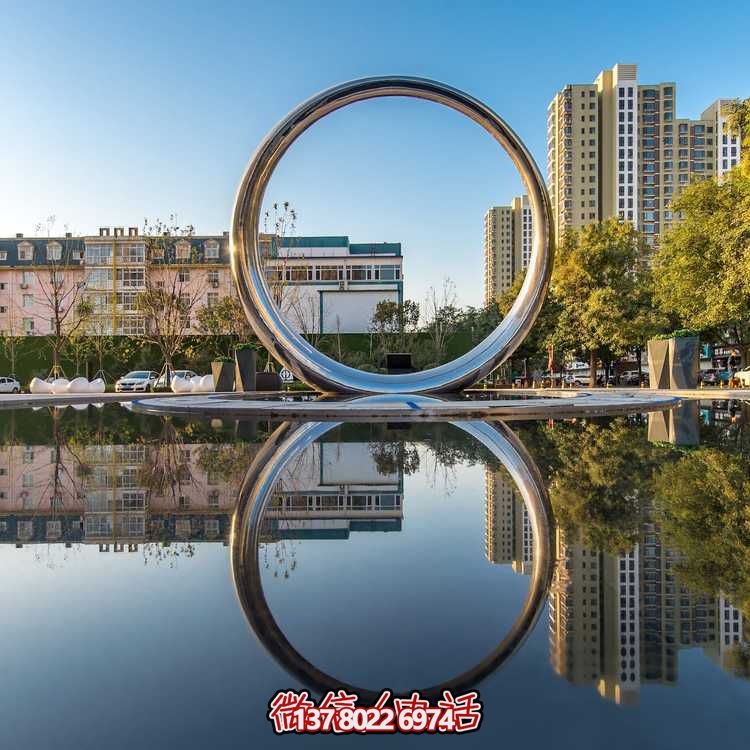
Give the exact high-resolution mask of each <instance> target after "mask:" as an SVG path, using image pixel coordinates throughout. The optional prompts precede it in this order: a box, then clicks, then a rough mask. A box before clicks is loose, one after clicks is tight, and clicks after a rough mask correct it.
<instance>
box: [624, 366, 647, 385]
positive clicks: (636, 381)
mask: <svg viewBox="0 0 750 750" xmlns="http://www.w3.org/2000/svg"><path fill="white" fill-rule="evenodd" d="M647 377H648V376H647V375H646V374H645V373H641V375H640V377H639V376H638V371H637V370H633V371H632V372H624V373H623V374H622V375H620V385H630V386H633V385H640V384H641V383H642V382H644V383H645V382H646V380H645V379H646V378H647Z"/></svg>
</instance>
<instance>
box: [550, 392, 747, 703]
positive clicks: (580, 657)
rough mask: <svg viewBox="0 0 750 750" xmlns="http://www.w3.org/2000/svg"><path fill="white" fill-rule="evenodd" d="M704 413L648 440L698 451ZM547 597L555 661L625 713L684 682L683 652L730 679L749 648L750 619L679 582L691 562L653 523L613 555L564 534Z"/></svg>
mask: <svg viewBox="0 0 750 750" xmlns="http://www.w3.org/2000/svg"><path fill="white" fill-rule="evenodd" d="M700 416H701V415H700V409H699V405H698V404H697V403H687V404H684V405H682V406H681V407H679V408H677V409H675V410H674V411H671V412H655V413H651V414H649V415H648V438H649V440H650V441H654V442H668V443H671V444H673V445H679V446H686V447H692V446H696V445H697V444H698V442H699V419H700ZM555 552H556V558H557V563H556V568H555V575H554V580H553V583H552V587H551V590H550V596H549V635H550V660H551V663H552V666H553V668H554V669H555V671H556V672H557V673H558V674H559V675H560V676H562V677H564V678H566V679H567V680H569V681H570V682H572V683H574V684H577V685H591V686H594V687H596V689H597V690H598V692H599V694H600V695H601V696H602V697H603V698H606V699H608V700H612V701H614V702H616V703H618V704H625V705H627V704H630V705H632V704H637V703H638V701H639V692H640V686H641V685H642V684H647V683H661V684H664V685H670V684H674V683H676V682H677V678H678V656H679V652H680V651H681V650H682V649H688V648H702V649H703V651H704V653H705V655H706V656H707V657H708V658H710V659H711V660H712V661H714V662H715V663H716V664H718V665H719V666H721V667H722V668H723V669H727V670H731V665H730V664H729V660H728V658H727V657H728V656H729V654H730V653H731V651H732V650H733V649H734V648H736V647H737V646H738V645H739V644H741V643H742V642H743V616H742V613H741V612H740V610H739V609H737V608H735V607H734V606H732V604H731V603H730V602H729V601H728V600H727V599H726V598H725V597H724V596H723V595H722V594H718V595H716V596H705V595H700V594H695V593H693V592H691V591H689V590H688V589H687V588H686V587H685V586H683V585H681V584H680V582H679V580H677V579H676V577H675V574H674V572H675V570H674V569H675V566H676V565H678V564H679V562H680V561H681V560H682V559H683V558H682V557H681V554H680V552H679V551H678V550H676V549H670V548H669V546H667V545H666V544H665V543H664V540H663V538H662V530H661V527H660V525H659V524H658V523H655V522H652V521H649V520H645V521H644V522H643V523H642V524H641V526H640V529H639V539H638V542H637V543H636V544H635V545H634V546H633V547H632V549H630V550H627V551H623V552H622V553H621V554H619V555H612V554H608V553H606V552H602V551H600V550H596V549H590V548H586V547H585V546H584V545H583V544H582V543H581V539H580V538H567V537H566V535H565V534H564V533H563V532H562V530H560V529H558V530H557V532H556V540H555Z"/></svg>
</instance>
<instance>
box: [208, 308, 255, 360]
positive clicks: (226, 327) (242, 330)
mask: <svg viewBox="0 0 750 750" xmlns="http://www.w3.org/2000/svg"><path fill="white" fill-rule="evenodd" d="M195 317H196V321H197V324H196V328H197V329H198V333H200V334H202V335H204V336H206V337H207V338H206V339H205V341H206V343H207V344H208V346H209V347H210V348H211V350H212V352H213V354H214V356H217V357H221V356H227V357H231V356H232V354H233V352H234V348H235V347H236V346H237V344H240V343H243V342H247V341H249V340H250V339H251V338H252V337H253V336H254V332H253V328H252V326H251V325H250V322H249V321H248V319H247V316H246V315H245V311H244V310H243V309H242V305H241V304H240V301H239V300H238V299H237V298H236V297H222V298H221V299H220V300H219V301H218V302H215V303H214V304H212V305H203V306H202V307H199V308H198V311H197V313H196V316H195Z"/></svg>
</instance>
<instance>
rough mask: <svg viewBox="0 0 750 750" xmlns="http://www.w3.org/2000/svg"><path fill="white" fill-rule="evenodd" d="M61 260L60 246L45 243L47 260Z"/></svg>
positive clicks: (54, 243) (57, 243) (58, 244)
mask: <svg viewBox="0 0 750 750" xmlns="http://www.w3.org/2000/svg"><path fill="white" fill-rule="evenodd" d="M61 258H62V245H61V244H60V243H59V242H48V243H47V260H60V259H61Z"/></svg>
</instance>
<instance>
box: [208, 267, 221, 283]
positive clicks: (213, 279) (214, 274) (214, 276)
mask: <svg viewBox="0 0 750 750" xmlns="http://www.w3.org/2000/svg"><path fill="white" fill-rule="evenodd" d="M207 278H208V283H209V284H211V286H219V280H220V275H219V271H209V272H208V274H207Z"/></svg>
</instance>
